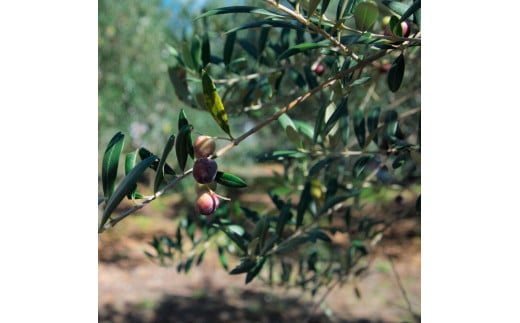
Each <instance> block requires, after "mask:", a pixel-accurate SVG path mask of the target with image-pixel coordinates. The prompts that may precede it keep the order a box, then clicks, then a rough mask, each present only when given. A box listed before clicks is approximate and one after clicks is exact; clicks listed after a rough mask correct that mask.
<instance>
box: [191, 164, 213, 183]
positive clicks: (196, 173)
mask: <svg viewBox="0 0 520 323" xmlns="http://www.w3.org/2000/svg"><path fill="white" fill-rule="evenodd" d="M217 169H218V166H217V162H216V161H214V160H213V159H209V158H199V159H197V160H196V161H195V163H194V164H193V177H194V178H195V180H196V181H197V182H198V183H201V184H208V183H211V182H213V181H214V180H215V176H217Z"/></svg>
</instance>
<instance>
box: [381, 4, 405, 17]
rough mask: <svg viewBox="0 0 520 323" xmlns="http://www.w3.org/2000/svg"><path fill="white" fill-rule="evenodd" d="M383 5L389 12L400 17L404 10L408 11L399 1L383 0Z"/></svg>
mask: <svg viewBox="0 0 520 323" xmlns="http://www.w3.org/2000/svg"><path fill="white" fill-rule="evenodd" d="M383 4H384V5H386V6H387V7H388V8H390V10H392V11H393V12H395V13H396V14H398V15H399V16H402V15H403V14H404V13H405V12H406V10H408V8H409V7H408V5H407V4H406V3H404V2H399V1H387V0H383Z"/></svg>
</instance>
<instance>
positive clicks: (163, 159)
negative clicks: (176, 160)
mask: <svg viewBox="0 0 520 323" xmlns="http://www.w3.org/2000/svg"><path fill="white" fill-rule="evenodd" d="M174 143H175V136H174V135H171V136H170V137H169V138H168V141H167V142H166V145H165V146H164V150H163V154H162V156H161V159H160V160H159V166H157V172H156V173H155V180H154V184H153V191H154V193H156V192H157V191H158V190H159V187H160V185H161V183H162V181H163V179H164V164H165V163H166V157H168V154H169V153H170V151H171V150H172V148H173V145H174Z"/></svg>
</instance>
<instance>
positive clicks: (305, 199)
mask: <svg viewBox="0 0 520 323" xmlns="http://www.w3.org/2000/svg"><path fill="white" fill-rule="evenodd" d="M311 198H312V196H311V182H310V181H306V182H305V185H304V187H303V190H302V193H301V195H300V201H299V202H298V207H297V213H296V228H298V227H300V226H301V225H302V223H303V215H304V214H305V211H306V210H307V208H308V207H309V204H310V203H311Z"/></svg>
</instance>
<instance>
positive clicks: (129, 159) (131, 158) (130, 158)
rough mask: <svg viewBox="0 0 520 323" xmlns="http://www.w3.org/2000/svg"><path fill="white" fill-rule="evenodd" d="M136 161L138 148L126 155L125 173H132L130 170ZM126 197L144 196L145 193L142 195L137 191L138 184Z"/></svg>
mask: <svg viewBox="0 0 520 323" xmlns="http://www.w3.org/2000/svg"><path fill="white" fill-rule="evenodd" d="M136 163H137V150H135V151H133V152H131V153H129V154H127V155H126V158H125V175H128V173H130V171H132V169H133V168H134V167H135V164H136ZM126 197H127V198H129V199H131V200H133V199H136V198H142V197H143V195H141V194H140V193H138V192H137V185H135V186H134V189H133V190H132V191H131V192H130V193H128V195H127V196H126Z"/></svg>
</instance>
